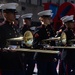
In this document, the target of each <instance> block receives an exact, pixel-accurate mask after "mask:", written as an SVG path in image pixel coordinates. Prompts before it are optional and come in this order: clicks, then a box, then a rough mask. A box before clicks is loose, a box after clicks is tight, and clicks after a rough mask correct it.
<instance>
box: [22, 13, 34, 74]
mask: <svg viewBox="0 0 75 75" xmlns="http://www.w3.org/2000/svg"><path fill="white" fill-rule="evenodd" d="M32 15H33V14H32V13H27V14H24V15H22V18H23V19H24V20H25V21H28V22H25V23H26V24H24V26H23V28H22V30H21V33H22V35H24V33H25V32H26V31H31V32H32V34H33V32H34V30H32V24H31V18H32ZM27 23H29V24H27ZM21 47H22V48H29V49H31V47H28V46H27V45H25V44H22V46H21ZM33 57H34V52H23V56H22V59H23V62H24V70H25V74H26V75H32V74H33V70H34V66H35V62H34V59H33ZM27 65H28V66H27Z"/></svg>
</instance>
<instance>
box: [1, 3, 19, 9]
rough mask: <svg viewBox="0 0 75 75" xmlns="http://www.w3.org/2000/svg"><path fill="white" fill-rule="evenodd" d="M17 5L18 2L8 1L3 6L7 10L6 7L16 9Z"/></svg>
mask: <svg viewBox="0 0 75 75" xmlns="http://www.w3.org/2000/svg"><path fill="white" fill-rule="evenodd" d="M17 6H18V3H6V4H4V5H2V6H1V8H2V9H3V10H5V9H16V8H17Z"/></svg>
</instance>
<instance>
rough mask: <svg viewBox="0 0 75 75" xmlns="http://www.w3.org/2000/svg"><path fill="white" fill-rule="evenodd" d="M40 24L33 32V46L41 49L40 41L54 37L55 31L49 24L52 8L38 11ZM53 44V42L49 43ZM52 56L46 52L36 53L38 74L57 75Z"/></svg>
mask: <svg viewBox="0 0 75 75" xmlns="http://www.w3.org/2000/svg"><path fill="white" fill-rule="evenodd" d="M38 15H39V20H40V22H41V26H40V27H38V28H37V29H36V30H35V32H34V41H33V48H35V49H43V45H42V43H41V41H42V40H43V39H48V38H50V37H54V36H55V33H54V31H53V28H52V26H51V22H50V21H51V17H52V15H53V13H52V10H45V11H41V12H39V13H38ZM50 44H51V45H54V42H51V43H50ZM53 59H54V56H53V55H51V54H46V53H43V54H42V53H37V54H36V61H37V67H38V75H57V72H56V67H55V62H54V61H53Z"/></svg>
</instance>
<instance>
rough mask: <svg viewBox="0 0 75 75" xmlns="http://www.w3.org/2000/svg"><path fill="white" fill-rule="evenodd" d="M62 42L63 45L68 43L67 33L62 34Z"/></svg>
mask: <svg viewBox="0 0 75 75" xmlns="http://www.w3.org/2000/svg"><path fill="white" fill-rule="evenodd" d="M61 42H62V44H63V45H66V43H67V37H66V33H65V32H63V33H62V34H61Z"/></svg>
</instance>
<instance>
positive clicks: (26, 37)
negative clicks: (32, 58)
mask: <svg viewBox="0 0 75 75" xmlns="http://www.w3.org/2000/svg"><path fill="white" fill-rule="evenodd" d="M23 40H24V42H25V45H26V46H27V47H31V46H32V43H33V34H32V32H31V31H26V32H25V33H24V37H23Z"/></svg>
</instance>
